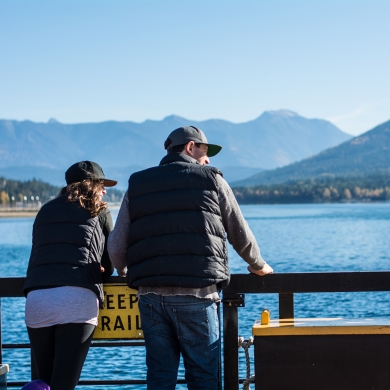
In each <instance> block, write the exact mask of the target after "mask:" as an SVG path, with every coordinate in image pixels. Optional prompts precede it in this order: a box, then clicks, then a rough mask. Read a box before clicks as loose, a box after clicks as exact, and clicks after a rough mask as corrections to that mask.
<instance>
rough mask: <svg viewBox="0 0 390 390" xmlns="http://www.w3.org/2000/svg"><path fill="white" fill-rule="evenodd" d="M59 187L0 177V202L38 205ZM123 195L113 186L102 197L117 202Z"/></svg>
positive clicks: (34, 181)
mask: <svg viewBox="0 0 390 390" xmlns="http://www.w3.org/2000/svg"><path fill="white" fill-rule="evenodd" d="M60 190H61V187H58V186H54V185H51V184H49V183H45V182H43V181H41V180H36V179H32V180H27V181H19V180H8V179H5V178H4V177H0V204H1V205H3V206H6V205H10V206H17V205H31V204H35V205H39V204H43V203H45V202H47V201H48V200H50V199H51V198H53V197H55V196H57V194H58V193H59V192H60ZM122 197H123V191H120V190H117V189H115V188H107V194H106V195H105V197H104V200H105V201H108V202H119V201H120V200H121V199H122Z"/></svg>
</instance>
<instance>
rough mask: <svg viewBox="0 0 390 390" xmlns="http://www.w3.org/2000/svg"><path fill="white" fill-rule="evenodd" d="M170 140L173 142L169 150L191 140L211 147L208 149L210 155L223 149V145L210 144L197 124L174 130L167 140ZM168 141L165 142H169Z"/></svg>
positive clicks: (169, 145)
mask: <svg viewBox="0 0 390 390" xmlns="http://www.w3.org/2000/svg"><path fill="white" fill-rule="evenodd" d="M168 140H170V141H171V142H170V143H169V144H168V146H167V150H169V149H171V148H173V147H174V146H178V145H186V144H188V142H190V141H194V142H195V143H196V144H205V145H207V146H208V147H209V148H208V151H207V156H208V157H213V156H215V155H216V154H218V153H219V152H220V151H221V149H222V146H219V145H214V144H209V143H208V141H207V138H206V135H205V134H204V133H203V131H202V130H201V129H198V128H197V127H195V126H183V127H179V128H178V129H176V130H173V131H172V133H171V134H169V136H168V139H167V141H168ZM167 141H165V142H166V143H167Z"/></svg>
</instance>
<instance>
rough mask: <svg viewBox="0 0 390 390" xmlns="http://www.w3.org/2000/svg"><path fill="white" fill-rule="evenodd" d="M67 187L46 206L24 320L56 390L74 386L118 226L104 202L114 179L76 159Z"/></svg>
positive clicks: (37, 230)
mask: <svg viewBox="0 0 390 390" xmlns="http://www.w3.org/2000/svg"><path fill="white" fill-rule="evenodd" d="M65 179H66V183H67V186H66V187H64V188H63V189H62V190H61V192H60V193H59V195H58V196H57V197H56V198H55V199H53V200H51V201H49V202H48V203H46V204H45V205H44V206H42V208H41V209H40V210H39V212H38V214H37V217H36V219H35V222H34V227H33V244H32V250H31V256H30V261H29V265H28V269H27V278H26V282H25V284H24V287H23V290H24V294H25V295H26V296H27V300H26V313H25V320H26V325H27V331H28V335H29V338H30V343H31V348H32V351H33V355H34V358H35V362H36V365H37V369H38V374H39V378H40V379H42V380H44V381H45V382H46V383H48V384H49V385H50V388H51V390H72V389H74V388H75V386H76V384H77V382H78V380H79V378H80V373H81V369H82V367H83V364H84V361H85V358H86V356H87V353H88V349H89V346H90V344H91V340H92V335H93V332H94V330H95V327H96V325H97V321H98V312H99V305H100V306H101V305H102V303H103V299H104V296H103V288H102V275H103V276H109V275H111V274H112V273H113V271H114V268H113V266H112V264H111V261H110V258H109V256H108V253H107V239H108V235H109V233H110V231H111V230H112V228H113V223H112V218H111V214H110V211H109V210H108V208H107V204H106V203H105V202H103V201H102V197H103V195H104V194H105V193H106V190H105V188H104V187H112V186H115V185H116V184H117V182H116V181H113V180H107V179H106V178H105V176H104V173H103V170H102V168H101V167H100V166H99V165H98V164H96V163H94V162H92V161H81V162H78V163H76V164H74V165H72V166H71V167H70V168H69V169H68V170H67V171H66V173H65Z"/></svg>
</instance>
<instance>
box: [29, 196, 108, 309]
mask: <svg viewBox="0 0 390 390" xmlns="http://www.w3.org/2000/svg"><path fill="white" fill-rule="evenodd" d="M66 199H67V195H62V196H60V197H58V198H56V199H53V200H52V201H50V202H48V203H47V204H45V205H44V206H42V208H41V209H40V210H39V213H38V215H37V217H36V219H35V222H34V227H33V246H32V251H31V256H30V261H29V265H28V269H27V278H26V282H25V284H24V287H23V291H24V294H25V295H27V293H28V292H29V291H30V290H35V289H40V288H49V287H60V286H78V287H85V288H88V289H90V290H92V291H93V292H94V293H95V294H96V295H97V297H98V298H99V301H100V303H102V302H103V300H104V295H103V288H102V284H101V283H102V277H101V272H100V260H101V257H102V253H103V249H104V235H103V231H102V228H101V226H100V223H99V218H98V217H91V214H90V212H89V211H88V210H85V209H84V208H82V207H81V206H80V205H79V204H78V203H74V202H72V203H66Z"/></svg>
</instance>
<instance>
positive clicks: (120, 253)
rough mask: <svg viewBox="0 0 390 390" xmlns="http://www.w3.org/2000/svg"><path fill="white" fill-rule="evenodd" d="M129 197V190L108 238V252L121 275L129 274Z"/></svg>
mask: <svg viewBox="0 0 390 390" xmlns="http://www.w3.org/2000/svg"><path fill="white" fill-rule="evenodd" d="M129 228H130V213H129V198H128V195H127V192H126V193H125V196H124V197H123V200H122V204H121V208H120V210H119V214H118V218H117V219H116V222H115V228H114V230H113V231H112V232H111V234H110V237H109V238H108V253H109V254H110V258H111V260H112V262H113V264H114V266H115V268H116V270H117V272H118V275H119V276H126V274H127V248H128V246H129Z"/></svg>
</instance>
